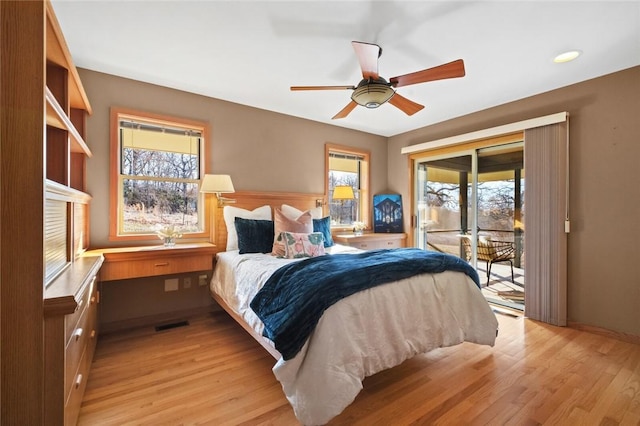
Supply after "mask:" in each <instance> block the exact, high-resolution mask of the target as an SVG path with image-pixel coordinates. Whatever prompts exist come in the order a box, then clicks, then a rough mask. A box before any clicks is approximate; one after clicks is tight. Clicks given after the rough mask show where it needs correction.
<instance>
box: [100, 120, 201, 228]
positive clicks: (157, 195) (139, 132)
mask: <svg viewBox="0 0 640 426" xmlns="http://www.w3.org/2000/svg"><path fill="white" fill-rule="evenodd" d="M112 129H114V131H112V141H111V144H112V165H111V183H112V185H111V204H112V205H111V212H112V216H111V218H112V220H111V223H110V228H111V229H110V231H111V232H110V239H112V240H118V239H129V240H134V239H151V238H156V231H157V230H158V229H160V228H164V227H167V226H174V227H175V228H176V229H178V230H179V232H181V233H182V234H183V238H193V237H205V236H207V235H208V234H207V232H208V227H207V226H206V224H208V220H206V215H205V211H204V210H205V203H204V197H203V196H202V194H200V192H199V189H200V180H201V178H202V177H203V176H204V171H203V159H204V152H203V151H204V146H205V134H207V133H208V132H207V131H206V130H207V127H206V125H205V124H203V123H193V122H186V121H184V120H181V119H172V118H166V117H157V116H152V115H147V114H144V113H125V112H122V111H114V112H113V113H112Z"/></svg>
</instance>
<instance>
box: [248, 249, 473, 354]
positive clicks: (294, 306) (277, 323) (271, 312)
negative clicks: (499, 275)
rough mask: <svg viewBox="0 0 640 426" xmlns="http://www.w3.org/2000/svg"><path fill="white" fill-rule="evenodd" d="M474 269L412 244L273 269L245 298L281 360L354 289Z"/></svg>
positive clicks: (294, 350)
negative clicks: (430, 273)
mask: <svg viewBox="0 0 640 426" xmlns="http://www.w3.org/2000/svg"><path fill="white" fill-rule="evenodd" d="M446 270H453V271H459V272H464V273H465V274H467V275H468V276H469V277H471V278H472V279H473V281H474V282H475V283H476V285H477V286H478V288H480V280H479V278H478V273H477V272H476V270H475V269H474V268H472V267H471V265H469V264H468V263H467V262H465V261H464V260H462V259H460V258H459V257H456V256H453V255H449V254H444V253H437V252H430V251H425V250H421V249H417V248H403V249H388V250H373V251H367V252H363V253H358V254H334V255H326V256H319V257H312V258H309V259H305V260H302V261H300V262H294V263H290V264H287V265H285V266H283V267H281V268H279V269H278V270H276V271H275V272H274V273H273V275H272V276H271V277H269V279H268V280H267V282H266V283H265V284H264V286H263V287H262V289H260V291H258V293H257V294H256V296H255V297H254V298H253V300H252V301H251V308H252V309H253V310H254V312H255V313H256V314H257V315H258V317H259V318H260V319H261V320H262V322H263V323H264V331H263V333H262V334H263V335H264V336H266V337H268V338H269V339H271V341H273V342H274V343H275V347H276V349H277V350H278V351H279V352H280V353H281V354H282V356H283V358H284V359H285V360H288V359H291V358H293V357H294V356H295V355H296V354H297V353H298V352H299V351H300V349H301V348H302V346H303V345H304V343H305V342H306V341H307V338H308V337H309V335H310V334H311V332H312V331H313V330H314V328H315V326H316V324H317V323H318V321H319V320H320V317H321V316H322V313H323V312H324V311H325V310H326V309H327V308H329V307H330V306H331V305H333V304H334V303H336V302H337V301H339V300H340V299H342V298H343V297H347V296H350V295H352V294H354V293H357V292H359V291H362V290H365V289H368V288H371V287H375V286H377V285H380V284H385V283H388V282H391V281H397V280H401V279H403V278H408V277H411V276H414V275H418V274H422V273H429V272H432V273H433V272H444V271H446Z"/></svg>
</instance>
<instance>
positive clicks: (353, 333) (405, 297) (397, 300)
mask: <svg viewBox="0 0 640 426" xmlns="http://www.w3.org/2000/svg"><path fill="white" fill-rule="evenodd" d="M254 198H255V194H254ZM257 198H258V199H255V200H253V201H252V202H249V201H247V200H245V201H244V202H241V205H242V206H244V207H245V208H248V209H249V208H251V209H254V208H256V207H260V206H259V205H256V204H261V203H264V202H269V203H270V205H271V206H273V208H274V209H275V208H278V207H280V206H281V203H282V204H289V205H297V208H299V209H300V211H303V209H305V208H311V206H312V205H313V204H315V200H317V199H318V197H317V196H313V195H310V196H303V195H301V194H296V196H295V197H293V198H291V195H290V194H289V195H286V194H277V195H274V194H271V195H270V196H268V195H264V194H262V195H261V197H257ZM239 201H240V200H239ZM263 214H264V211H263ZM220 216H222V215H220V214H218V215H217V217H220ZM263 217H266V216H264V215H263ZM262 220H266V219H262ZM216 226H217V232H218V235H220V234H224V235H222V236H223V237H225V236H226V238H229V234H228V231H226V230H225V229H222V228H223V227H224V226H225V224H224V223H223V221H222V220H220V219H217V220H216ZM230 248H233V246H230ZM415 250H417V249H415ZM240 251H241V250H238V249H232V250H227V251H224V252H220V253H218V254H217V257H216V267H215V269H214V274H213V277H212V280H211V284H210V289H211V294H212V297H213V298H214V299H215V300H216V301H217V302H218V303H219V304H220V306H222V307H223V308H224V309H225V310H226V311H227V312H228V313H229V314H230V315H231V316H232V317H233V318H234V319H235V320H236V321H237V322H238V323H239V324H240V325H241V326H242V327H243V328H244V329H245V330H246V331H247V332H249V334H251V336H253V337H254V338H255V339H256V340H257V341H258V342H259V343H260V344H261V345H262V346H263V347H264V348H265V349H266V350H267V351H268V352H269V353H270V354H271V355H272V356H273V357H274V358H275V359H276V363H275V365H274V367H273V372H274V375H275V377H276V378H277V379H278V380H279V381H280V383H281V384H282V388H283V391H284V393H285V396H286V397H287V399H288V400H289V402H290V403H291V405H292V407H293V410H294V412H295V415H296V417H297V418H298V420H299V421H300V422H301V423H303V424H306V425H312V424H325V423H327V422H328V421H330V420H331V419H332V418H333V417H335V416H337V415H338V414H340V413H341V412H342V411H343V410H344V409H345V408H346V407H347V406H348V405H349V404H351V402H353V400H354V399H355V397H356V396H357V395H358V393H359V392H360V390H361V389H362V381H363V380H364V378H365V377H367V376H370V375H373V374H375V373H377V372H379V371H382V370H384V369H388V368H391V367H394V366H396V365H399V364H401V363H402V362H403V361H405V360H406V359H409V358H411V357H413V356H415V355H417V354H420V353H425V352H428V351H430V350H433V349H435V348H439V347H447V346H453V345H457V344H460V343H462V342H465V341H466V342H472V343H477V344H482V345H490V346H493V344H494V343H495V338H496V333H497V328H498V323H497V319H496V317H495V315H494V314H493V312H492V310H491V309H490V308H489V305H488V304H487V302H486V301H485V299H484V297H483V296H482V294H481V292H480V291H479V288H478V284H477V282H476V281H475V280H474V279H473V278H472V275H468V274H467V273H464V272H460V271H444V272H437V273H416V274H415V275H411V276H407V277H405V278H402V279H399V280H396V281H392V282H384V283H381V284H378V285H376V286H374V287H371V288H366V289H363V290H359V291H356V292H354V293H353V294H350V295H348V296H347V297H344V298H342V299H339V300H338V301H336V302H335V303H331V304H330V305H329V306H328V307H327V308H326V309H323V310H322V313H321V314H320V315H319V317H318V319H317V323H314V327H313V328H312V330H311V331H310V334H309V335H308V337H304V339H302V340H301V343H300V345H298V347H296V349H295V350H291V349H290V347H288V346H284V345H282V343H281V342H282V341H281V340H278V338H274V340H275V341H276V342H279V343H274V340H271V339H268V338H266V337H264V335H263V334H266V335H270V334H269V331H270V330H271V323H270V320H269V319H268V318H265V317H259V314H258V313H256V311H254V309H252V302H254V303H253V305H254V308H255V307H256V306H257V304H256V300H258V299H259V300H263V294H264V291H265V289H266V288H267V287H268V286H272V285H273V284H274V281H277V280H274V279H273V278H271V277H272V275H274V276H278V273H277V272H276V271H282V270H285V269H287V268H289V269H292V270H293V269H294V268H295V269H296V270H298V269H299V270H304V268H308V267H309V266H308V265H306V264H305V262H311V260H313V261H317V262H316V263H318V264H320V262H325V261H326V262H335V261H337V260H339V261H340V262H342V259H343V258H345V257H347V256H361V255H360V254H359V253H361V252H362V251H361V250H358V249H355V248H352V247H346V246H341V245H338V244H335V245H333V246H330V247H327V248H326V249H325V251H326V254H325V255H324V256H318V257H315V258H310V259H311V260H310V259H288V258H279V257H276V256H272V255H271V254H264V253H243V254H240ZM407 252H412V249H407ZM387 254H388V253H366V254H363V255H362V256H380V255H387ZM396 254H397V255H399V253H394V255H396ZM402 254H403V255H404V253H402ZM327 256H332V258H328V257H327ZM387 257H388V256H387ZM378 259H380V257H378ZM476 280H477V274H476ZM322 285H325V283H323V284H322ZM269 288H270V287H269ZM256 296H259V297H256ZM265 303H266V302H265ZM256 309H257V310H258V312H260V310H259V309H258V308H256ZM293 310H294V311H296V312H297V311H298V309H297V308H296V309H293ZM260 315H262V313H261V314H260ZM263 319H264V320H265V321H266V323H267V327H265V322H263ZM295 321H297V319H296V320H295ZM294 324H296V323H295V322H294ZM265 328H267V330H265ZM301 328H303V327H301ZM276 345H280V346H278V347H279V348H285V351H282V352H281V351H279V350H278V349H276ZM283 354H284V355H283Z"/></svg>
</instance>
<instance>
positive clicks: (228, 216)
mask: <svg viewBox="0 0 640 426" xmlns="http://www.w3.org/2000/svg"><path fill="white" fill-rule="evenodd" d="M222 212H223V215H224V223H225V225H227V251H231V250H238V233H237V232H236V223H235V221H236V217H240V218H242V219H254V220H271V206H262V207H258V208H257V209H254V210H245V209H241V208H239V207H233V206H224V209H223V210H222Z"/></svg>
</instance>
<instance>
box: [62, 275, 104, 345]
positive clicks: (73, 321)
mask: <svg viewBox="0 0 640 426" xmlns="http://www.w3.org/2000/svg"><path fill="white" fill-rule="evenodd" d="M97 291H98V286H97V284H96V276H95V275H94V276H93V277H92V278H91V282H90V283H89V285H88V286H87V287H86V291H85V292H84V293H83V294H82V295H81V296H80V300H78V307H77V308H76V311H75V312H74V313H72V314H69V315H67V316H65V317H64V329H65V332H64V336H65V339H64V342H65V346H66V345H67V344H69V340H70V339H71V338H72V337H73V336H74V334H75V333H76V328H77V326H78V321H79V320H80V318H81V317H82V314H83V313H84V311H85V310H86V309H88V307H89V306H90V305H96V303H97Z"/></svg>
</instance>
